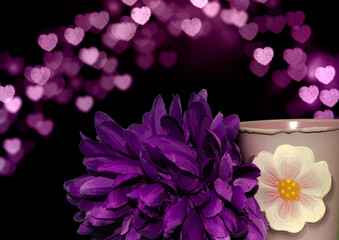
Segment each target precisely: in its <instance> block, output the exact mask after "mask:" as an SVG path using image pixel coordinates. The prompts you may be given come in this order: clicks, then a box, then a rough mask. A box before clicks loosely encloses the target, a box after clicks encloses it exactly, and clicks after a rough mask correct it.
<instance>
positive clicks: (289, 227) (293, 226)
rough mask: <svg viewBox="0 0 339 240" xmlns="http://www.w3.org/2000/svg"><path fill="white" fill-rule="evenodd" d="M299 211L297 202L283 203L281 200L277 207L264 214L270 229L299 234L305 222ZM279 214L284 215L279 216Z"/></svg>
mask: <svg viewBox="0 0 339 240" xmlns="http://www.w3.org/2000/svg"><path fill="white" fill-rule="evenodd" d="M292 203H293V206H292ZM279 210H280V212H279ZM301 211H302V210H301V208H300V204H298V203H297V202H291V201H286V202H285V201H283V200H281V201H280V203H279V204H278V205H277V207H274V208H270V209H269V210H268V211H265V212H266V218H267V220H268V222H269V223H270V227H271V228H272V229H274V230H277V231H288V232H291V233H296V232H299V231H300V230H301V229H302V228H303V227H304V225H305V220H304V219H303V217H302V214H301ZM281 214H284V215H283V216H280V215H281ZM286 218H287V219H286Z"/></svg>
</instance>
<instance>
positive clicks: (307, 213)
mask: <svg viewBox="0 0 339 240" xmlns="http://www.w3.org/2000/svg"><path fill="white" fill-rule="evenodd" d="M253 163H254V164H256V165H257V166H258V167H259V168H260V170H261V175H260V177H259V184H258V185H259V188H258V192H257V193H256V195H255V198H256V200H257V201H258V203H259V206H260V208H261V211H264V212H265V214H266V218H267V220H268V222H269V223H270V227H271V228H272V229H274V230H281V231H288V232H291V233H296V232H299V231H300V230H301V229H302V228H303V227H304V225H305V223H306V222H311V223H314V222H317V221H318V220H320V219H321V218H322V217H323V215H324V214H325V211H326V206H325V204H324V202H323V198H324V196H325V195H326V194H327V193H328V192H329V190H330V188H331V183H332V178H331V174H330V172H329V170H328V165H327V163H326V162H325V161H320V162H315V161H314V155H313V152H312V150H311V149H310V148H308V147H301V146H299V147H294V146H291V145H280V146H279V147H278V148H277V149H276V150H275V152H274V154H272V153H270V152H266V151H262V152H260V153H259V154H258V156H257V157H256V158H255V159H254V160H253Z"/></svg>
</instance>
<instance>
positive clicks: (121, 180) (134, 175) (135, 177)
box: [113, 173, 140, 188]
mask: <svg viewBox="0 0 339 240" xmlns="http://www.w3.org/2000/svg"><path fill="white" fill-rule="evenodd" d="M139 177H140V174H137V173H131V174H122V175H118V176H117V177H116V178H115V183H114V186H113V187H114V188H117V187H118V186H120V185H121V184H123V183H125V182H127V181H130V180H133V181H135V183H136V182H137V180H138V178H139Z"/></svg>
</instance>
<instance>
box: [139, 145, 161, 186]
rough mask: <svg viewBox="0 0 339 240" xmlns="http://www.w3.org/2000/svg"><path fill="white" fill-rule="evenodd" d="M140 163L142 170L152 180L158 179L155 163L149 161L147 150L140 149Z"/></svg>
mask: <svg viewBox="0 0 339 240" xmlns="http://www.w3.org/2000/svg"><path fill="white" fill-rule="evenodd" d="M140 164H141V168H142V170H144V172H145V173H146V175H147V176H148V177H149V178H151V179H152V180H153V181H156V182H157V181H159V176H158V174H157V169H156V166H155V164H154V163H153V162H152V161H151V159H150V157H149V155H148V153H147V151H145V150H142V151H141V156H140Z"/></svg>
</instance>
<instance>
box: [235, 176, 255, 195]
mask: <svg viewBox="0 0 339 240" xmlns="http://www.w3.org/2000/svg"><path fill="white" fill-rule="evenodd" d="M233 184H234V186H239V187H241V188H242V190H243V191H244V192H249V191H251V190H252V189H253V188H254V187H255V186H257V184H258V179H256V178H249V177H244V178H237V179H235V180H234V182H233Z"/></svg>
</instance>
